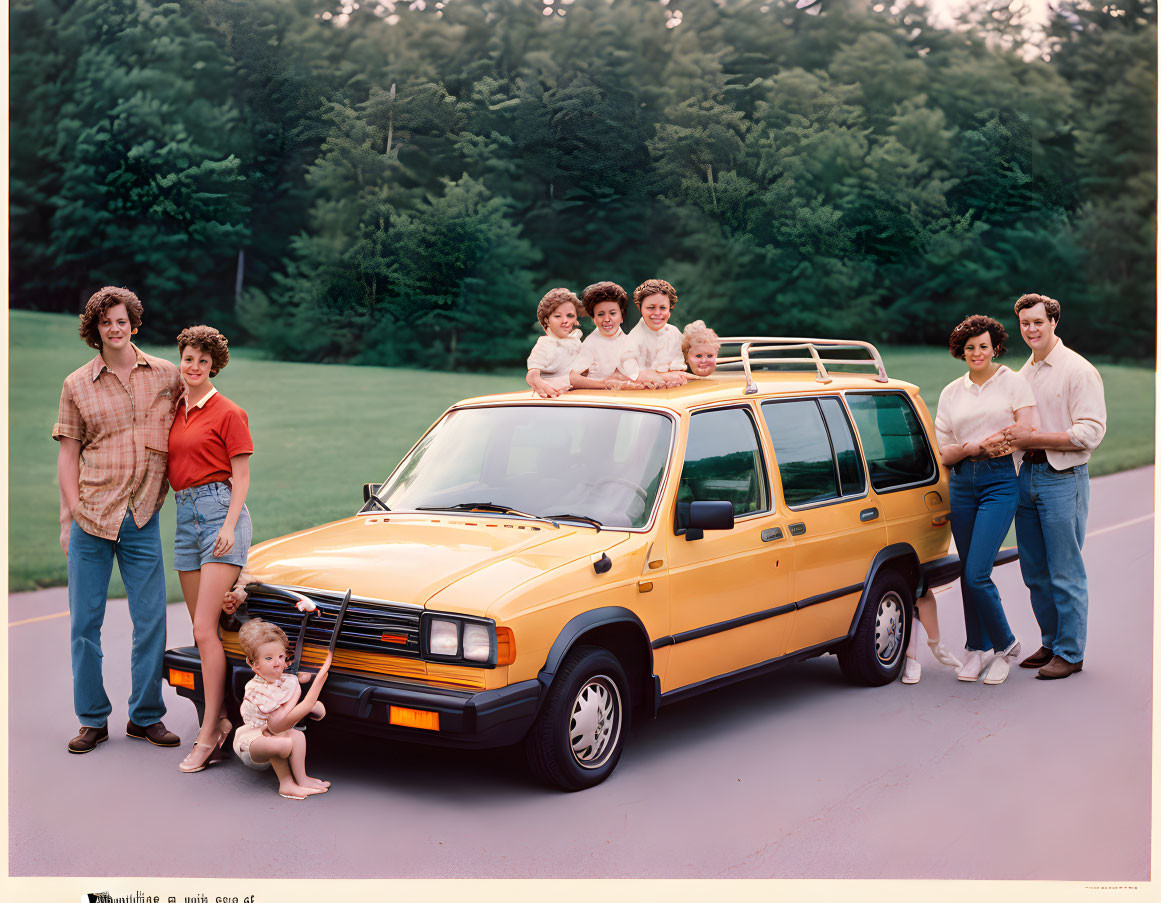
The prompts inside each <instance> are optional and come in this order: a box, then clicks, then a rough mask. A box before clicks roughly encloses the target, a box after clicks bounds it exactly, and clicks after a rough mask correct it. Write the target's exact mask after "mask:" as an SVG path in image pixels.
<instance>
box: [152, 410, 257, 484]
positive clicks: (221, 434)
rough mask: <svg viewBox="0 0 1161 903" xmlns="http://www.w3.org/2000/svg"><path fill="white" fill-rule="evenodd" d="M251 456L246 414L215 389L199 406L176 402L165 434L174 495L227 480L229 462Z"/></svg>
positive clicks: (248, 425)
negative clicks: (175, 408) (238, 456)
mask: <svg viewBox="0 0 1161 903" xmlns="http://www.w3.org/2000/svg"><path fill="white" fill-rule="evenodd" d="M253 453H254V441H253V440H252V439H251V438H250V420H249V418H248V417H247V416H246V412H245V411H243V410H242V409H241V408H240V407H238V406H237V405H236V404H234V402H232V401H230V399H228V398H226V397H225V396H224V395H222V394H221V393H220V392H218V391H217V390H216V389H215V390H214V392H213V393H212V394H211V395H210V396H209V397H207V398H206V399H204V400H203V401H202V403H201V404H196V405H194V406H193V407H192V408H190V407H189V402H188V399H186V398H183V399H181V400H180V401H179V402H178V405H177V415H176V416H175V417H174V418H173V426H172V427H170V430H169V474H168V476H169V485H170V486H172V487H173V491H174V492H178V491H180V490H182V489H188V488H189V487H190V486H203V485H205V484H206V483H217V482H223V481H225V480H228V479H230V477H231V475H232V474H233V469H232V468H231V467H230V459H231V458H233V457H235V456H236V455H250V454H253Z"/></svg>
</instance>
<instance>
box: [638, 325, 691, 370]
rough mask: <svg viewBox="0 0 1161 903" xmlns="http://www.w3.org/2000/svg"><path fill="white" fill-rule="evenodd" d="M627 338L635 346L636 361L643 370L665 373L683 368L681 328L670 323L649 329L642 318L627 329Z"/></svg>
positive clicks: (683, 356)
mask: <svg viewBox="0 0 1161 903" xmlns="http://www.w3.org/2000/svg"><path fill="white" fill-rule="evenodd" d="M629 338H630V339H631V340H632V341H633V343H634V344H635V345H636V348H637V363H638V364H640V365H641V369H643V370H656V371H657V372H658V373H666V372H668V371H671V370H684V369H685V355H683V354H682V353H681V330H679V329H678V328H677V327H676V326H674V325H673V324H672V323H666V324H665V325H664V326H662V327H661V328H660V329H656V330H654V329H650V328H649V327H648V325H646V323H645V321H644V320H640V321H638V323H637V325H636V326H634V327H633V328H632V329H631V330H630V331H629Z"/></svg>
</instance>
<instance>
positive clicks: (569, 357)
mask: <svg viewBox="0 0 1161 903" xmlns="http://www.w3.org/2000/svg"><path fill="white" fill-rule="evenodd" d="M579 311H580V301H579V300H578V299H577V296H576V295H574V294H573V293H572V292H570V291H569V290H568V289H566V288H554V289H551V290H550V291H549V292H548V293H547V294H545V296H544V297H543V298H541V299H540V304H538V305H537V307H536V319H537V320H539V321H540V325H541V327H542V328H543V329H544V335H542V336H541V337H540V338H539V339H537V340H536V344H535V345H533V346H532V353H531V354H529V355H528V375H527V376H526V377H525V381H526V382H527V383H528V385H529V386H531V387H532V391H533V392H535V393H536V394H537V395H539V396H540V397H541V398H556V397H557V396H558V395H560V394H561V393H562V392H567V391H568V390H569V389H571V388H572V384H571V383H570V382H569V373H570V372H571V371H572V363H573V361H574V360H576V357H577V355H578V354H580V350H581V335H582V333H581V331H580V330H579V329H578V328H577V325H576V321H577V317H578V315H579Z"/></svg>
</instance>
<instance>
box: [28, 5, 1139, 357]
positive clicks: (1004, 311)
mask: <svg viewBox="0 0 1161 903" xmlns="http://www.w3.org/2000/svg"><path fill="white" fill-rule="evenodd" d="M800 2H801V3H803V5H804V6H807V7H808V8H805V9H797V8H796V7H795V4H794V3H793V2H786V0H611V2H610V0H446V2H444V0H412V2H381V0H366V2H363V3H361V4H356V3H355V2H354V0H348V2H342V3H324V2H314V0H185V2H182V3H162V2H156V0H76V2H67V0H13V2H12V3H11V4H10V7H9V8H10V27H11V57H10V67H11V70H10V74H11V98H10V116H11V159H10V176H11V180H10V191H11V195H10V198H11V200H10V204H11V206H10V224H11V227H10V232H11V248H10V254H11V269H10V286H9V289H10V299H11V304H12V305H13V306H15V307H20V308H26V309H30V310H38V311H48V312H70V313H76V312H77V311H79V310H80V308H81V306H82V305H83V303H84V300H85V299H86V298H87V297H88V296H89V294H91V292H92V291H94V290H95V289H96V288H97V287H99V286H101V285H104V284H117V285H126V286H130V287H132V288H134V289H135V290H136V291H137V292H138V293H139V294H140V295H141V297H142V299H143V300H144V301H145V303H146V307H147V318H146V323H145V328H144V330H143V335H142V339H143V340H145V341H157V342H162V343H168V342H170V341H171V340H172V339H173V337H174V336H175V335H176V333H177V332H178V330H179V329H181V328H182V327H183V326H185V325H188V324H189V323H192V322H208V323H211V324H213V325H216V326H218V327H219V328H221V329H222V330H223V331H224V332H226V333H227V334H228V335H229V336H230V337H231V341H232V343H233V344H234V345H245V344H249V345H252V346H255V347H256V348H257V349H260V350H261V352H262V353H264V354H266V355H268V356H270V357H274V358H279V359H285V360H296V361H326V362H347V363H364V364H377V365H388V366H420V367H430V368H442V369H460V370H479V369H493V368H497V367H511V366H514V365H515V366H519V365H520V363H521V362H522V360H523V358H524V357H525V356H526V355H527V353H528V350H529V348H530V346H531V344H532V341H533V339H534V337H535V335H536V333H537V331H538V330H537V327H536V323H535V316H534V310H535V304H536V301H537V299H538V298H539V296H540V294H541V293H543V292H544V291H545V290H547V289H548V288H550V287H553V286H556V285H565V286H568V287H570V288H573V289H574V290H575V289H580V288H582V287H583V286H584V285H586V284H588V283H590V282H593V281H597V280H599V279H613V280H616V281H618V282H620V283H621V284H622V285H624V286H626V287H627V288H629V289H630V290H631V289H632V287H633V286H634V285H636V284H637V283H638V282H640V281H642V280H643V279H645V278H647V277H651V276H655V275H659V276H663V277H665V278H667V279H669V280H670V281H671V282H673V283H674V284H675V285H676V287H677V290H678V292H679V295H680V299H681V300H680V307H679V309H678V312H677V315H676V316H675V318H674V319H675V321H676V322H678V323H684V322H686V321H687V320H690V319H693V318H694V317H701V318H704V319H706V320H707V321H708V322H709V323H710V325H712V326H714V327H715V328H717V329H718V331H719V332H720V333H721V334H727V333H729V334H738V333H746V334H775V335H776V334H782V335H828V336H836V335H837V336H846V337H856V338H866V339H870V340H872V341H876V342H882V343H887V344H909V345H916V344H932V345H938V344H943V343H944V342H945V341H946V338H947V334H948V332H949V331H950V329H951V327H952V326H953V325H954V324H955V323H956V322H958V321H959V320H960V319H961V318H962V317H964V316H966V315H968V314H971V313H977V312H979V313H988V314H991V315H993V316H997V317H1000V318H1001V319H1004V320H1005V321H1006V322H1007V323H1008V324H1009V325H1012V324H1013V323H1014V321H1013V318H1012V316H1011V305H1012V302H1013V301H1014V300H1015V298H1016V297H1017V296H1018V295H1020V294H1021V293H1023V292H1026V291H1037V292H1042V293H1045V294H1049V295H1052V296H1053V297H1056V298H1059V299H1060V300H1061V301H1062V303H1063V305H1064V318H1063V325H1062V334H1063V335H1065V336H1066V339H1067V341H1068V342H1069V344H1070V345H1073V346H1074V347H1077V348H1079V349H1080V350H1082V351H1084V352H1086V353H1089V354H1092V355H1097V356H1099V357H1103V358H1105V359H1118V358H1136V359H1148V358H1151V357H1152V355H1153V349H1154V339H1153V336H1154V334H1155V323H1156V307H1155V304H1156V302H1155V289H1154V286H1155V257H1154V250H1155V243H1156V225H1155V222H1156V176H1155V171H1156V170H1155V157H1156V146H1155V145H1156V139H1155V136H1156V62H1155V61H1156V6H1155V4H1154V3H1153V2H1137V0H1128V2H1122V0H1117V2H1112V3H1108V4H1101V3H1093V2H1090V0H1061V2H1058V3H1056V4H1055V5H1054V6H1053V8H1052V10H1051V18H1050V20H1049V21H1048V22H1047V24H1045V25H1043V26H1039V25H1037V24H1035V23H1034V22H1032V21H1031V20H1030V19H1029V18H1028V17H1027V16H1026V15H1025V14H1023V13H1021V12H1020V11H1019V10H1020V7H1019V6H1018V5H1016V4H1014V5H1013V7H1012V8H1009V6H1008V4H1007V3H1003V4H992V5H991V6H990V5H989V4H988V3H987V2H985V0H981V2H979V3H978V4H976V5H975V6H974V7H969V8H968V9H967V11H966V12H965V13H964V14H963V17H962V19H961V21H959V22H958V23H956V24H955V25H951V24H950V23H949V24H948V25H940V24H937V22H936V21H935V20H933V14H932V13H931V12H930V11H929V10H927V9H926V8H925V7H923V6H922V5H919V4H916V3H899V4H896V5H894V6H891V5H889V4H883V3H878V4H875V5H871V3H863V2H856V0H821V2H819V0H814V2H811V0H800ZM992 6H994V8H992ZM1013 10H1015V11H1013ZM1017 341H1018V340H1017Z"/></svg>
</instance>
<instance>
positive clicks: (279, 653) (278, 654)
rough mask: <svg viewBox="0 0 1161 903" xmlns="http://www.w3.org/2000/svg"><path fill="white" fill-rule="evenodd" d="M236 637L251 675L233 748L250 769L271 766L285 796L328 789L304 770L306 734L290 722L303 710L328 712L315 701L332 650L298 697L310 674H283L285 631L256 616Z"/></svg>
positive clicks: (300, 796)
mask: <svg viewBox="0 0 1161 903" xmlns="http://www.w3.org/2000/svg"><path fill="white" fill-rule="evenodd" d="M238 641H239V642H240V643H241V644H242V651H243V652H244V653H245V655H246V661H247V663H249V665H250V667H251V668H253V669H254V677H253V679H251V680H250V681H249V683H247V684H246V694H245V698H244V699H243V700H242V706H241V712H242V721H243V724H242V726H241V727H239V728H238V730H237V731H236V732H235V733H234V752H235V753H237V754H238V758H239V759H241V760H242V761H243V762H244V763H245V764H246V765H249V766H250V767H251V768H265V767H266V766H267V765H270V766H272V767H273V768H274V773H275V774H276V775H277V776H278V794H279V796H282V797H285V798H286V799H288V800H303V799H306V798H307V797H308V796H311V795H312V794H315V793H326V792H327V790H328V789H329V788H330V786H331V785H330V781H320V780H319V779H318V778H312V777H310V776H309V775H308V774H307V773H306V735H305V734H303V732H302V731H296V730H294V725H295V724H297V723H298V722H299V720H300V719H302V718H303V717H304V716H306V715H308V714H309V715H310V716H311V717H313V718H316V719H318V718H322V717H323V716H324V715H325V714H326V709H325V708H323V704H322V703H321V702H319V701H318V694H319V691H320V690H322V686H323V684H324V683H326V679H327V673H328V672H329V671H330V667H331V659H332V657H333V656H332V654H331V653H327V657H326V661H324V662H323V664H322V667H321V668H319V671H318V674H316V675H314V680H313V681H312V682H311V685H310V689H308V690H307V691H306V695H305V696H304V697H303V698H302V701H301V702H300V701H299V694H300V692H301V691H300V688H299V684H300V683H306V682H307V681H308V680H310V678H311V675H310V674H284V673H283V672H284V671H285V669H286V665H287V661H286V649H287V640H286V634H285V633H283V632H282V628H280V627H279V626H278V625H276V624H271V623H270V622H268V621H261V620H258V619H254V620H252V621H247V622H246V623H245V624H243V625H242V629H241V630H240V631H238Z"/></svg>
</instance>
